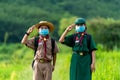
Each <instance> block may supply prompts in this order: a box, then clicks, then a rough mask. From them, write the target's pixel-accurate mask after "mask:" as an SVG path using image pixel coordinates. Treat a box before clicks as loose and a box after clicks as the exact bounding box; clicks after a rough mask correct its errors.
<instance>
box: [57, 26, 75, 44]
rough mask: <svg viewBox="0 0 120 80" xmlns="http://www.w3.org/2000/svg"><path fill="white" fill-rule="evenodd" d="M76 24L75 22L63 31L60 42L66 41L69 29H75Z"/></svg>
mask: <svg viewBox="0 0 120 80" xmlns="http://www.w3.org/2000/svg"><path fill="white" fill-rule="evenodd" d="M74 26H75V24H72V25H70V26H68V27H67V28H66V30H65V31H64V32H63V34H62V36H61V37H60V39H59V42H64V38H65V36H66V35H67V33H68V32H69V31H71V30H72V29H73V27H74Z"/></svg>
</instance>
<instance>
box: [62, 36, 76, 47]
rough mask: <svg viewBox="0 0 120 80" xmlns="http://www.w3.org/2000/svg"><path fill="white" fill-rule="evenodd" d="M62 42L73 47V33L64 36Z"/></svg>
mask: <svg viewBox="0 0 120 80" xmlns="http://www.w3.org/2000/svg"><path fill="white" fill-rule="evenodd" d="M63 44H65V45H67V46H69V47H73V46H74V35H69V36H67V37H65V39H64V42H63Z"/></svg>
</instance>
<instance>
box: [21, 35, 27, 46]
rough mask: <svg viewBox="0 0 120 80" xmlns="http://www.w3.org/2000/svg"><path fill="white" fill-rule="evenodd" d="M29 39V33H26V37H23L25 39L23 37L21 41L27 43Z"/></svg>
mask: <svg viewBox="0 0 120 80" xmlns="http://www.w3.org/2000/svg"><path fill="white" fill-rule="evenodd" d="M27 39H28V35H27V34H25V35H24V37H23V39H22V41H21V43H22V44H26V42H27Z"/></svg>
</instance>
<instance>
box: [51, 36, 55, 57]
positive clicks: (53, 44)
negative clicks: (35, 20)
mask: <svg viewBox="0 0 120 80" xmlns="http://www.w3.org/2000/svg"><path fill="white" fill-rule="evenodd" d="M51 46H52V50H51V52H52V56H53V55H54V48H55V40H54V39H52V38H51Z"/></svg>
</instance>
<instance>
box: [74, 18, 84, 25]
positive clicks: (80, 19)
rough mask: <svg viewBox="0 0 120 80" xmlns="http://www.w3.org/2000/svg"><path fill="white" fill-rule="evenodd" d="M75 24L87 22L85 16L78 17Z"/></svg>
mask: <svg viewBox="0 0 120 80" xmlns="http://www.w3.org/2000/svg"><path fill="white" fill-rule="evenodd" d="M75 24H86V21H85V19H84V18H77V19H76V20H75Z"/></svg>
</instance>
